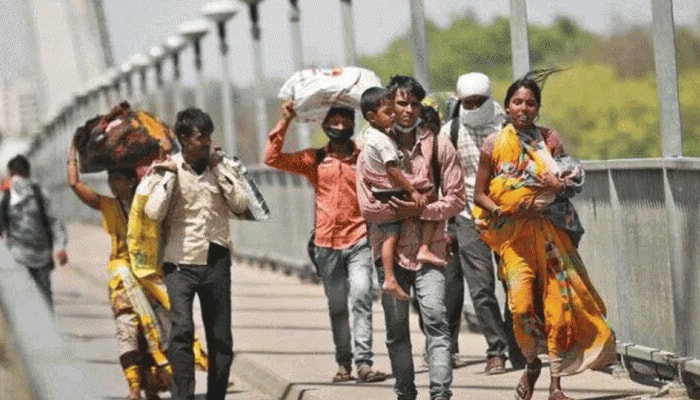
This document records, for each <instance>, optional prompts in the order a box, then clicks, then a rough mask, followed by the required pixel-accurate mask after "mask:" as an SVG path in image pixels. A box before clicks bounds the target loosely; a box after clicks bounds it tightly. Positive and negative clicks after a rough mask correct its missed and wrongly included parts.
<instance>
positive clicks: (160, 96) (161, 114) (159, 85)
mask: <svg viewBox="0 0 700 400" xmlns="http://www.w3.org/2000/svg"><path fill="white" fill-rule="evenodd" d="M149 54H150V55H151V58H152V59H153V68H154V70H155V82H156V91H157V93H156V96H157V97H156V113H157V116H158V118H160V119H163V120H165V94H164V93H163V59H164V58H165V51H164V50H163V48H162V47H160V46H154V47H152V48H151V50H150V52H149Z"/></svg>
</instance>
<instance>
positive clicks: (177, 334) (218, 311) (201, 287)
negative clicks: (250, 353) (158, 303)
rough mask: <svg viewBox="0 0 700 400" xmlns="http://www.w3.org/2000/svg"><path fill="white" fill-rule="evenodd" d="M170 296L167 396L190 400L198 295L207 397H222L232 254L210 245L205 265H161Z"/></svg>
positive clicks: (228, 359)
mask: <svg viewBox="0 0 700 400" xmlns="http://www.w3.org/2000/svg"><path fill="white" fill-rule="evenodd" d="M163 270H164V272H165V285H166V286H167V289H168V296H169V297H170V305H171V315H172V330H171V332H170V345H169V349H168V357H169V359H170V363H171V365H172V368H173V385H172V398H173V399H177V400H194V388H195V380H194V354H193V352H192V344H193V342H194V321H193V320H192V302H193V301H194V296H195V294H196V295H197V296H199V302H200V305H201V307H202V322H203V323H204V332H205V335H206V339H207V351H208V353H209V371H208V376H207V397H206V398H207V400H223V399H224V398H225V396H226V389H227V387H228V381H229V373H230V371H231V363H232V361H233V337H232V335H231V259H230V255H229V251H228V249H226V248H225V247H222V246H219V245H216V244H211V245H210V249H209V257H208V260H207V265H182V264H180V265H175V264H169V263H166V264H165V265H163Z"/></svg>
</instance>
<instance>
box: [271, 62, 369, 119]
mask: <svg viewBox="0 0 700 400" xmlns="http://www.w3.org/2000/svg"><path fill="white" fill-rule="evenodd" d="M381 85H382V84H381V81H380V80H379V78H378V77H377V75H376V74H375V73H374V72H372V71H370V70H368V69H365V68H360V67H339V68H311V69H305V70H301V71H297V72H295V73H293V74H292V76H291V77H289V79H287V81H286V82H285V83H284V84H283V85H282V87H281V88H280V91H279V94H278V97H279V98H280V99H285V100H286V99H293V100H294V110H295V111H296V114H297V119H298V120H299V121H300V122H318V123H321V122H323V119H324V118H325V116H326V113H327V112H328V110H330V109H331V107H335V106H338V107H349V108H360V98H361V96H362V92H364V91H365V90H366V89H368V88H370V87H373V86H381Z"/></svg>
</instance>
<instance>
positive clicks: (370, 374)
mask: <svg viewBox="0 0 700 400" xmlns="http://www.w3.org/2000/svg"><path fill="white" fill-rule="evenodd" d="M386 378H387V374H385V373H384V372H381V371H377V370H374V369H372V367H370V366H369V365H361V366H360V367H358V368H357V383H371V382H383V381H385V380H386Z"/></svg>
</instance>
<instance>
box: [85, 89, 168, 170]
mask: <svg viewBox="0 0 700 400" xmlns="http://www.w3.org/2000/svg"><path fill="white" fill-rule="evenodd" d="M173 138H174V134H173V132H172V131H171V130H170V128H169V127H168V126H167V125H166V124H165V123H163V122H162V121H161V120H159V119H158V118H156V117H154V116H153V115H151V114H149V113H147V112H145V111H134V110H131V106H130V105H129V103H128V102H123V103H121V104H119V105H118V106H116V107H114V108H113V109H112V111H110V113H109V114H105V115H98V116H97V117H95V118H92V119H90V120H88V121H87V122H85V124H84V125H83V126H81V127H79V128H78V129H77V130H76V132H75V135H74V138H73V140H74V143H75V147H76V150H77V151H78V166H79V168H80V172H99V171H104V170H107V169H115V168H135V167H139V166H145V165H150V163H151V162H152V161H153V160H155V159H156V158H158V154H159V151H160V148H161V144H162V143H163V142H164V141H168V142H169V143H170V144H171V145H172V143H173Z"/></svg>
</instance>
